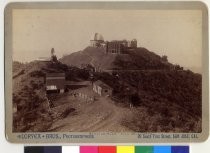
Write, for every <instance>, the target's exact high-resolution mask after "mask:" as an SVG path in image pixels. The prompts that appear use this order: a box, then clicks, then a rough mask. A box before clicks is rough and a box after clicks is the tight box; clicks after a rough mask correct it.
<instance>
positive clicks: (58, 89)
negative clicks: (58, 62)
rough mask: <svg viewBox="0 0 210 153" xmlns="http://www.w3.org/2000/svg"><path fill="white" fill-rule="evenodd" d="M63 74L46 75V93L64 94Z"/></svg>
mask: <svg viewBox="0 0 210 153" xmlns="http://www.w3.org/2000/svg"><path fill="white" fill-rule="evenodd" d="M65 83H66V80H65V73H47V74H46V77H45V84H46V93H47V94H48V93H64V90H65Z"/></svg>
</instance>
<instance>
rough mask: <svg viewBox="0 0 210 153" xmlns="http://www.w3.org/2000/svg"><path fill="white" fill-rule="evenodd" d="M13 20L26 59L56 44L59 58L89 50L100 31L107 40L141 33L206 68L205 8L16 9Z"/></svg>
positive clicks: (179, 58) (16, 51) (16, 52)
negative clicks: (203, 50) (203, 46)
mask: <svg viewBox="0 0 210 153" xmlns="http://www.w3.org/2000/svg"><path fill="white" fill-rule="evenodd" d="M12 22H13V25H12V27H13V29H12V30H13V32H12V33H13V40H12V41H13V42H12V44H13V60H17V61H20V62H29V61H32V60H35V59H37V58H39V57H49V56H50V50H51V48H54V49H55V53H56V55H57V56H58V58H61V57H62V56H64V55H68V54H71V53H73V52H76V51H80V50H83V49H84V48H86V47H87V46H88V45H89V41H90V40H91V39H93V37H94V34H95V33H96V32H97V33H100V34H102V35H103V37H104V39H105V40H107V41H111V40H123V39H127V40H132V39H134V38H136V39H137V41H138V47H145V48H147V49H149V50H150V51H153V52H155V53H156V54H158V55H160V56H162V55H167V56H168V60H169V62H171V63H173V64H179V65H181V66H184V67H196V68H201V61H202V58H201V57H202V12H201V10H88V9H80V10H77V9H42V10H41V9H14V10H13V19H12Z"/></svg>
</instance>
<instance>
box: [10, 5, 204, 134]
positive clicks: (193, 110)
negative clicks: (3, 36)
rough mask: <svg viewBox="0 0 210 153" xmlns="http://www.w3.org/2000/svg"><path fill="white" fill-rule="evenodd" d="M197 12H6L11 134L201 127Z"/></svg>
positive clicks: (194, 130)
mask: <svg viewBox="0 0 210 153" xmlns="http://www.w3.org/2000/svg"><path fill="white" fill-rule="evenodd" d="M202 23H203V21H202V11H201V10H199V9H198V10H196V9H182V10H176V9H171V10H170V9H164V10H158V9H153V10H151V9H150V10H146V9H144V10H142V9H140V10H138V9H116V10H114V9H27V8H24V9H13V11H12V107H13V109H12V111H13V112H12V114H13V115H12V118H13V121H12V131H13V132H14V133H17V132H134V133H135V132H153V133H156V132H159V133H201V132H202V72H203V67H202V52H203V51H202V49H203V47H202V45H203V44H202Z"/></svg>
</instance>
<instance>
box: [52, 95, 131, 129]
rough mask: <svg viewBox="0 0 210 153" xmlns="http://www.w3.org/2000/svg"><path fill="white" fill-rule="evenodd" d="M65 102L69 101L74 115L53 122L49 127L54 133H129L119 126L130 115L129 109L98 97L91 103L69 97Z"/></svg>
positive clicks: (106, 98)
mask: <svg viewBox="0 0 210 153" xmlns="http://www.w3.org/2000/svg"><path fill="white" fill-rule="evenodd" d="M69 98H70V99H69ZM66 100H71V101H69V106H72V107H73V108H76V113H75V114H74V115H71V114H70V115H69V116H67V117H66V118H64V119H60V120H58V121H56V122H54V123H53V125H52V127H51V130H53V131H54V132H99V131H100V132H106V131H109V132H125V131H126V132H129V131H130V129H128V128H126V127H124V126H122V125H121V121H122V119H123V118H124V117H126V116H129V115H131V111H130V109H129V108H122V107H118V106H116V105H115V104H114V103H113V101H112V100H110V99H109V98H108V97H100V98H99V99H98V100H97V101H94V102H92V103H86V102H84V101H80V100H79V101H78V100H75V99H72V98H71V97H66ZM64 107H67V106H64Z"/></svg>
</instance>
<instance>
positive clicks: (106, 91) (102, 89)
mask: <svg viewBox="0 0 210 153" xmlns="http://www.w3.org/2000/svg"><path fill="white" fill-rule="evenodd" d="M93 91H94V92H96V93H97V94H99V95H100V96H111V95H112V88H111V87H110V86H108V85H107V84H105V83H103V82H102V81H100V80H98V81H96V82H93Z"/></svg>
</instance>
